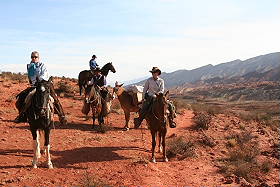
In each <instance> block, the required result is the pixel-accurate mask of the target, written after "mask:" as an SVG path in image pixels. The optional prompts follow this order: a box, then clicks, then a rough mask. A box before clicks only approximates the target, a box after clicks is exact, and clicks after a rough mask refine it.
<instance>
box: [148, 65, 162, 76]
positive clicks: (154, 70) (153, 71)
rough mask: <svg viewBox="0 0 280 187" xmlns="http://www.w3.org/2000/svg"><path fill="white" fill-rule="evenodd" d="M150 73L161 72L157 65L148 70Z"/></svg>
mask: <svg viewBox="0 0 280 187" xmlns="http://www.w3.org/2000/svg"><path fill="white" fill-rule="evenodd" d="M150 72H151V73H155V72H158V73H159V75H160V74H161V70H160V69H159V68H158V67H153V69H152V70H151V71H150Z"/></svg>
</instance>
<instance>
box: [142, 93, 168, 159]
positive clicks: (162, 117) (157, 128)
mask: <svg viewBox="0 0 280 187" xmlns="http://www.w3.org/2000/svg"><path fill="white" fill-rule="evenodd" d="M168 94H169V91H167V92H166V93H165V94H163V93H160V94H156V98H155V99H154V101H153V104H152V106H151V111H150V112H149V113H148V114H147V115H146V117H145V119H146V121H147V124H148V126H149V129H150V131H151V135H152V162H154V163H155V162H156V158H155V147H156V136H157V134H158V138H159V141H158V142H159V148H160V147H161V145H162V151H163V159H164V161H165V162H168V159H167V157H166V151H165V138H166V133H167V126H168V119H167V107H168V103H167V98H168ZM160 150H161V149H160Z"/></svg>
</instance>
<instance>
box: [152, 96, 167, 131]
mask: <svg viewBox="0 0 280 187" xmlns="http://www.w3.org/2000/svg"><path fill="white" fill-rule="evenodd" d="M157 97H158V96H157ZM157 99H158V98H156V100H157ZM162 99H163V105H164V106H165V105H167V104H168V103H167V101H166V100H165V98H164V97H163V98H162ZM156 102H159V101H156ZM153 103H154V102H153ZM163 109H164V112H163V119H160V117H158V116H157V115H156V113H155V107H154V104H152V115H153V116H154V117H155V118H156V119H157V120H158V121H160V123H161V124H162V125H166V121H167V114H166V108H165V107H163Z"/></svg>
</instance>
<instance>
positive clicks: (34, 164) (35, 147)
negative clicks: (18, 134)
mask: <svg viewBox="0 0 280 187" xmlns="http://www.w3.org/2000/svg"><path fill="white" fill-rule="evenodd" d="M31 133H32V137H33V151H34V155H33V161H32V167H33V168H37V164H38V159H39V158H40V157H41V153H40V134H39V130H38V129H32V130H31Z"/></svg>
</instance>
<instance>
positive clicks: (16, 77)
mask: <svg viewBox="0 0 280 187" xmlns="http://www.w3.org/2000/svg"><path fill="white" fill-rule="evenodd" d="M0 77H1V78H2V79H4V80H11V81H16V82H19V83H23V82H28V78H27V74H26V73H25V74H23V73H11V72H2V73H1V74H0Z"/></svg>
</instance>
